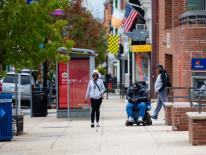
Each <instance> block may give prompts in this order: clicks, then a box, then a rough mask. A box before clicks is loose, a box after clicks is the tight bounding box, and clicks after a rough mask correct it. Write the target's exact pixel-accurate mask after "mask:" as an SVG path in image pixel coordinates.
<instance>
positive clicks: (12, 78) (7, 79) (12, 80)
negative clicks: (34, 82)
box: [3, 75, 30, 85]
mask: <svg viewBox="0 0 206 155" xmlns="http://www.w3.org/2000/svg"><path fill="white" fill-rule="evenodd" d="M15 81H16V80H15V75H6V77H5V78H4V80H3V82H4V83H15ZM21 84H22V85H27V84H30V78H29V76H28V75H21Z"/></svg>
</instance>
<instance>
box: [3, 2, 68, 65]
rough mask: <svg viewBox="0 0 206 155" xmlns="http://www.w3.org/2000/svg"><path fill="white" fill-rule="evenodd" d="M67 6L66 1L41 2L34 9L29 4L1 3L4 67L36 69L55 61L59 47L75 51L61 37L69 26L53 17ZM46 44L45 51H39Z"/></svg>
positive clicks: (35, 4)
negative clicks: (42, 64) (56, 10)
mask: <svg viewBox="0 0 206 155" xmlns="http://www.w3.org/2000/svg"><path fill="white" fill-rule="evenodd" d="M67 5H68V1H66V0H61V1H60V0H49V1H48V0H39V1H38V2H34V3H32V4H30V5H27V4H26V3H25V0H18V1H16V0H9V1H6V2H5V3H3V0H1V1H0V44H1V46H0V63H4V64H10V65H13V66H15V67H16V68H25V67H27V68H28V67H30V68H35V67H37V66H38V65H39V64H41V63H42V62H43V61H45V59H55V58H56V56H57V49H58V47H62V46H66V47H67V48H71V46H72V43H71V42H69V41H65V40H64V39H63V37H62V34H61V32H62V28H63V27H64V26H66V25H68V22H67V21H65V20H61V19H58V18H56V17H51V16H50V13H51V12H52V11H54V10H55V9H59V8H64V7H65V6H67ZM47 40H51V42H50V43H48V42H47ZM68 42H69V43H68ZM42 43H43V44H44V48H43V49H42V48H40V47H39V45H40V44H42Z"/></svg>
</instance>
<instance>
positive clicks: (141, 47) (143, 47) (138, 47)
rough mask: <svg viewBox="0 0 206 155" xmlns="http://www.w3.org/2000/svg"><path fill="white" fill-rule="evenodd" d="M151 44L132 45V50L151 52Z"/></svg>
mask: <svg viewBox="0 0 206 155" xmlns="http://www.w3.org/2000/svg"><path fill="white" fill-rule="evenodd" d="M151 51H152V45H133V46H132V52H151Z"/></svg>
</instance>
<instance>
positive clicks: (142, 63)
mask: <svg viewBox="0 0 206 155" xmlns="http://www.w3.org/2000/svg"><path fill="white" fill-rule="evenodd" d="M135 64H136V67H135V68H136V81H147V82H148V81H149V55H148V54H137V55H136V56H135Z"/></svg>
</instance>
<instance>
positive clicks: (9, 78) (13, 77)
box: [3, 75, 15, 83]
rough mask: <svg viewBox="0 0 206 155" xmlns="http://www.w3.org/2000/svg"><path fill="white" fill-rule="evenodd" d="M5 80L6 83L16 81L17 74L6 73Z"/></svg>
mask: <svg viewBox="0 0 206 155" xmlns="http://www.w3.org/2000/svg"><path fill="white" fill-rule="evenodd" d="M3 82H4V83H15V76H14V75H6V76H5V78H4V80H3Z"/></svg>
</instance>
